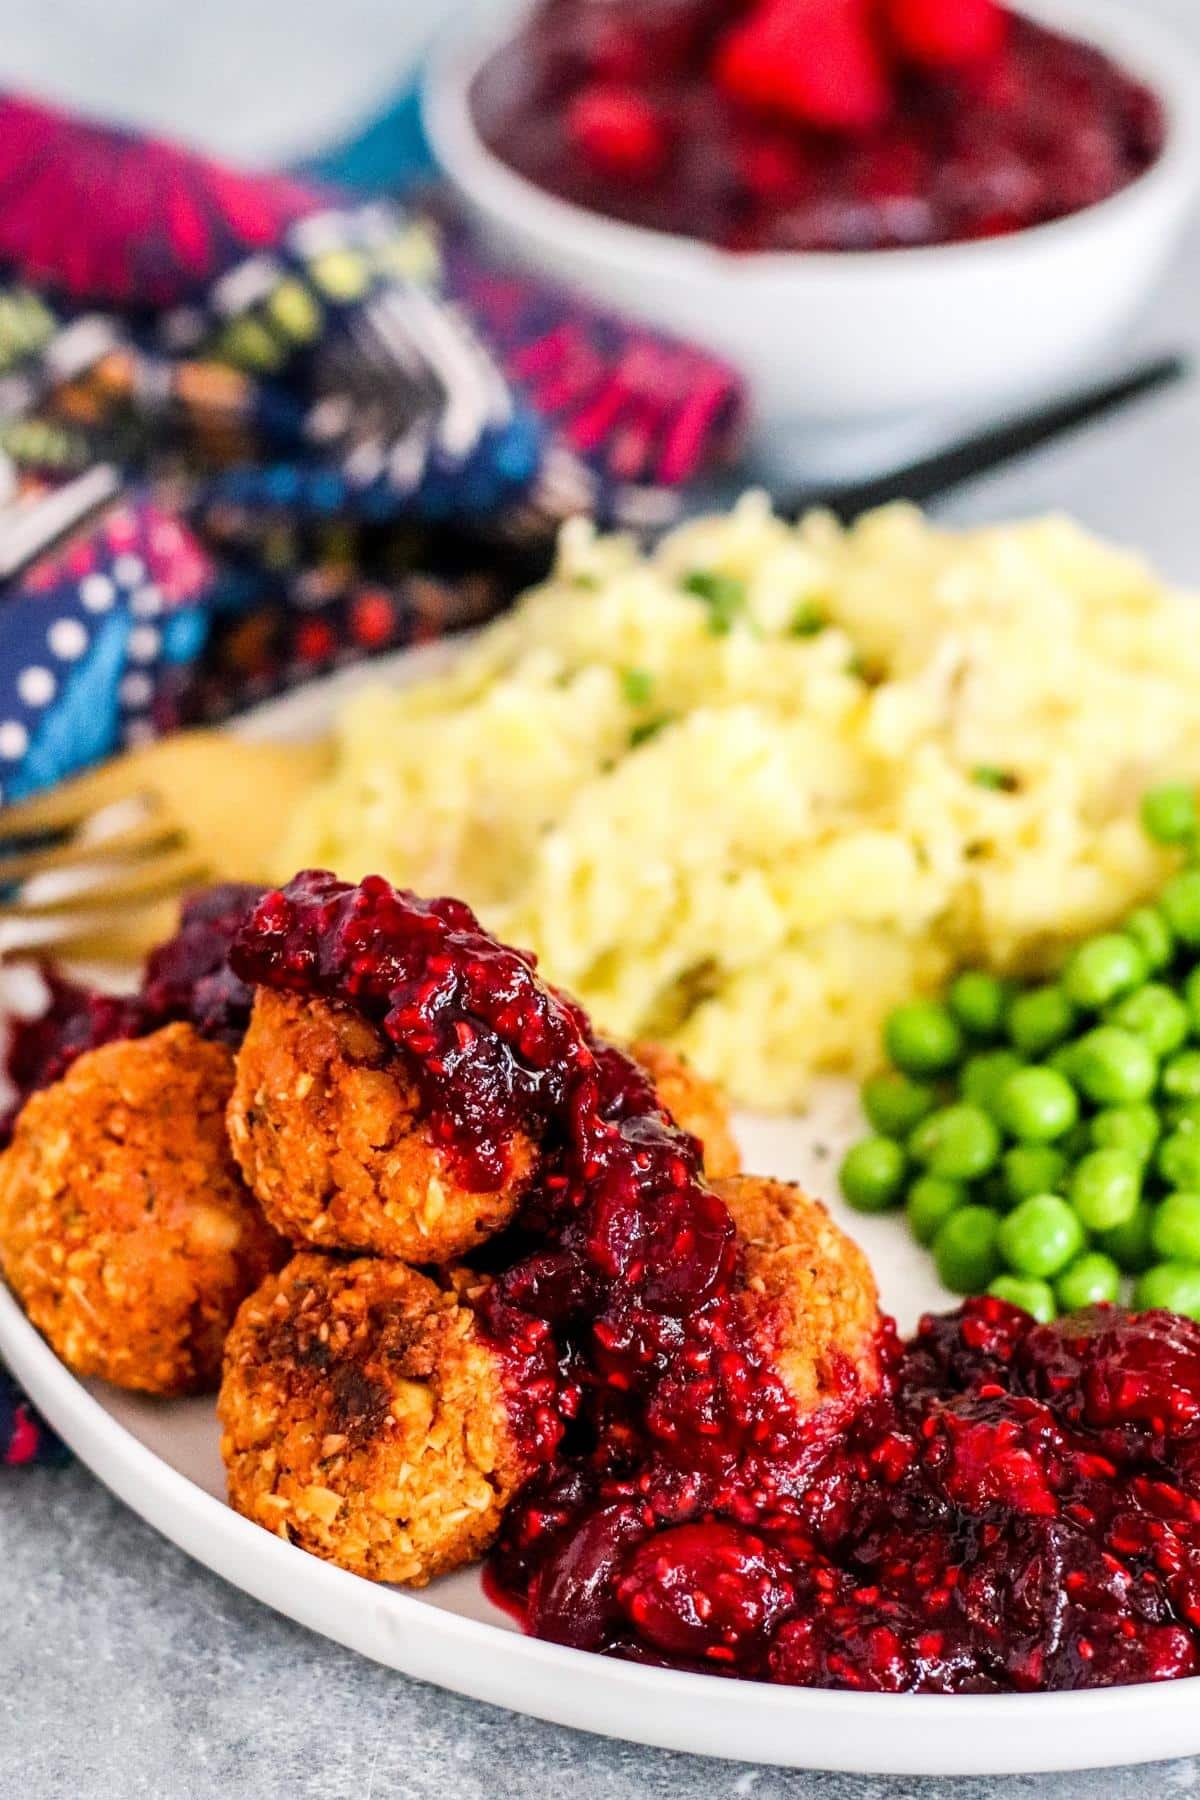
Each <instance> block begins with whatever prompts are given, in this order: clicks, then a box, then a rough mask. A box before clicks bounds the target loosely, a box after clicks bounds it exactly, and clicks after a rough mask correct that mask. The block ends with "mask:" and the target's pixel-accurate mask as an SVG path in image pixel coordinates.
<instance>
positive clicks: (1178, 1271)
mask: <svg viewBox="0 0 1200 1800" xmlns="http://www.w3.org/2000/svg"><path fill="white" fill-rule="evenodd" d="M1133 1303H1134V1305H1135V1306H1136V1307H1138V1308H1140V1309H1142V1310H1144V1311H1149V1310H1151V1309H1156V1308H1159V1307H1161V1308H1162V1309H1163V1310H1164V1311H1165V1312H1174V1313H1182V1314H1183V1315H1184V1317H1185V1318H1188V1319H1200V1265H1197V1264H1196V1263H1186V1262H1160V1263H1155V1265H1154V1267H1153V1268H1152V1269H1147V1270H1146V1273H1145V1274H1144V1275H1142V1276H1141V1277H1140V1278H1139V1280H1138V1283H1137V1286H1136V1287H1135V1288H1134V1290H1133Z"/></svg>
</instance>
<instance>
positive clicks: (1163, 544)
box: [0, 0, 1200, 1800]
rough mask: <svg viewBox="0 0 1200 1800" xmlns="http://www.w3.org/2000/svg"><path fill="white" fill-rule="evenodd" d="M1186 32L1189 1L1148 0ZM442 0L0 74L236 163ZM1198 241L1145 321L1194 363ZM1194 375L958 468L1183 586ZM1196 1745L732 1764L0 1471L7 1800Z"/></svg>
mask: <svg viewBox="0 0 1200 1800" xmlns="http://www.w3.org/2000/svg"><path fill="white" fill-rule="evenodd" d="M1129 4H1130V5H1137V6H1139V7H1140V6H1147V7H1149V5H1150V0H1129ZM1154 6H1155V10H1158V11H1161V12H1163V13H1164V14H1169V15H1172V16H1174V17H1175V18H1176V19H1177V20H1178V21H1179V22H1180V23H1185V24H1187V25H1188V27H1189V29H1190V30H1191V31H1192V32H1193V33H1194V35H1195V37H1196V41H1197V43H1198V44H1200V19H1198V18H1197V8H1196V0H1154ZM441 10H442V0H328V4H323V5H316V4H312V3H311V0H203V3H202V4H193V3H188V4H184V3H183V0H6V3H5V6H4V9H3V13H4V17H3V28H2V30H0V83H6V82H14V81H21V82H24V83H26V84H29V85H33V86H37V87H39V88H41V89H43V90H44V91H47V92H52V93H55V94H58V95H60V96H61V97H63V98H64V99H71V100H74V101H77V102H79V103H88V104H91V105H94V106H98V107H104V108H105V109H107V110H114V109H121V110H123V111H124V113H125V114H126V116H129V117H136V118H138V119H141V120H143V121H145V122H146V123H150V124H159V125H165V126H170V127H172V128H173V129H175V130H177V131H178V132H180V133H181V134H183V135H186V136H189V137H194V138H196V139H198V140H201V141H205V142H208V143H211V144H212V145H213V146H214V147H217V148H221V149H225V150H228V151H230V152H233V153H236V154H239V155H242V156H245V157H248V158H262V159H264V160H266V159H269V158H270V157H272V156H281V155H285V154H291V153H293V152H296V151H298V150H300V149H302V148H304V147H306V146H308V145H311V144H316V143H318V142H320V141H321V140H322V138H323V137H324V136H326V135H327V134H328V133H331V132H334V131H337V130H339V129H340V128H341V127H342V126H344V125H345V124H346V123H347V122H348V121H349V120H350V119H351V118H352V117H353V116H354V115H355V113H356V112H357V111H359V110H360V109H361V108H363V107H365V106H369V105H370V104H372V103H373V102H374V101H375V100H376V99H377V98H379V97H380V96H382V95H383V94H384V93H385V92H386V91H387V88H388V86H389V83H390V82H391V81H392V80H393V79H394V77H395V74H396V72H397V71H398V70H399V69H400V68H401V67H402V66H403V64H404V61H405V58H406V57H407V56H408V55H409V54H411V51H412V47H413V46H414V45H415V44H417V43H418V42H419V41H420V39H421V37H422V36H423V35H424V34H425V33H426V32H427V31H428V29H429V26H430V21H431V19H433V18H434V17H435V15H436V14H438V13H439V12H440V11H441ZM1198 285H1200V230H1198V231H1197V232H1196V234H1194V236H1193V239H1192V242H1191V244H1190V246H1189V249H1188V252H1187V254H1186V256H1185V257H1184V259H1183V261H1182V262H1181V264H1180V266H1179V267H1178V268H1177V269H1176V270H1175V271H1174V272H1173V275H1172V279H1171V281H1170V283H1169V285H1168V286H1167V287H1166V288H1165V289H1164V292H1163V294H1162V297H1161V299H1160V301H1159V303H1158V305H1157V306H1156V307H1155V309H1154V311H1153V313H1152V315H1151V317H1150V318H1149V319H1148V320H1147V321H1146V323H1145V325H1144V327H1143V328H1142V331H1141V334H1140V335H1141V340H1142V342H1143V343H1145V344H1146V345H1151V344H1153V345H1155V346H1168V347H1177V346H1184V347H1187V348H1190V349H1192V350H1193V351H1194V352H1195V353H1196V354H1197V355H1198V356H1200V309H1198V308H1197V305H1196V296H1197V288H1198ZM1198 449H1200V382H1195V381H1194V382H1192V383H1190V384H1189V385H1188V386H1187V387H1186V388H1185V389H1183V390H1180V391H1178V392H1176V393H1174V394H1172V395H1171V396H1169V397H1167V398H1163V399H1159V400H1156V401H1154V402H1152V403H1150V404H1148V405H1145V406H1143V407H1141V408H1139V409H1138V410H1137V411H1136V412H1133V413H1131V414H1129V415H1128V416H1127V417H1125V418H1123V419H1122V420H1121V421H1120V422H1118V423H1116V424H1109V425H1106V426H1105V427H1103V428H1102V429H1098V430H1095V431H1093V432H1092V433H1090V434H1088V435H1086V436H1085V437H1083V438H1080V439H1076V440H1074V441H1073V442H1071V443H1070V444H1067V445H1063V446H1060V447H1058V448H1057V449H1055V450H1053V451H1049V452H1046V453H1044V454H1042V455H1040V456H1038V457H1036V458H1034V459H1032V460H1031V461H1029V462H1028V463H1027V464H1025V465H1024V466H1023V467H1022V468H1021V469H1019V470H1014V471H1011V472H1009V473H1008V474H1006V475H1004V476H1002V477H998V478H996V479H993V480H990V481H988V482H985V483H981V484H979V485H978V486H977V487H976V488H975V489H974V490H972V491H971V492H969V493H967V494H964V495H963V496H962V497H961V498H960V499H959V500H958V501H957V503H956V504H955V506H954V507H953V508H952V509H951V510H952V513H953V515H954V516H956V517H959V518H962V519H968V518H971V519H983V518H999V517H1003V516H1006V515H1013V514H1017V513H1025V512H1030V511H1036V510H1041V509H1045V508H1049V507H1061V508H1065V509H1067V510H1069V511H1071V512H1073V513H1075V514H1076V515H1078V516H1079V517H1080V518H1082V519H1083V520H1085V521H1086V522H1087V523H1089V524H1091V525H1093V526H1095V527H1096V528H1098V529H1100V530H1103V531H1106V532H1108V533H1109V534H1110V535H1113V536H1115V537H1117V538H1120V539H1122V540H1123V541H1125V542H1128V543H1130V544H1134V545H1137V546H1139V547H1141V548H1142V549H1144V550H1145V551H1146V552H1147V553H1148V554H1149V555H1151V556H1152V557H1154V558H1155V559H1156V560H1157V561H1158V562H1159V563H1160V564H1162V565H1163V566H1165V567H1166V568H1168V569H1169V570H1170V571H1171V572H1172V573H1173V574H1175V575H1176V576H1177V577H1178V578H1180V579H1183V580H1190V581H1192V582H1193V583H1195V584H1196V585H1197V586H1198V587H1200V517H1198V508H1197V501H1196V489H1197V473H1198V471H1197V451H1198ZM1196 1790H1200V1760H1193V1761H1187V1762H1181V1763H1176V1764H1172V1765H1169V1766H1168V1765H1160V1766H1158V1767H1155V1768H1152V1769H1134V1770H1125V1771H1112V1772H1104V1773H1097V1774H1092V1775H1080V1776H1059V1777H1036V1778H1029V1779H1022V1780H1010V1781H988V1780H973V1781H962V1782H942V1781H920V1782H917V1781H914V1780H897V1781H884V1780H876V1779H859V1778H855V1777H849V1776H836V1775H810V1774H801V1773H787V1772H783V1771H774V1770H768V1769H754V1768H747V1767H743V1766H738V1765H731V1764H723V1763H719V1762H705V1761H699V1760H695V1759H691V1758H688V1757H683V1756H671V1755H666V1754H663V1753H660V1752H656V1751H649V1750H642V1749H638V1748H636V1747H633V1746H629V1745H623V1744H617V1743H608V1742H604V1741H602V1740H599V1739H594V1738H589V1737H585V1736H582V1735H580V1734H577V1733H573V1732H569V1731H565V1730H560V1729H557V1728H554V1727H551V1726H546V1725H541V1724H538V1723H536V1722H534V1721H531V1720H528V1719H523V1718H521V1717H518V1716H516V1715H512V1714H507V1713H501V1712H497V1711H495V1710H494V1709H492V1708H489V1707H484V1706H479V1705H477V1704H474V1703H473V1702H470V1701H465V1700H460V1699H457V1698H455V1697H453V1696H451V1695H447V1694H443V1693H440V1692H438V1691H436V1690H434V1689H432V1688H429V1687H427V1686H424V1685H423V1684H421V1683H419V1682H414V1681H409V1680H405V1679H403V1678H401V1677H400V1676H397V1675H393V1674H391V1673H389V1672H387V1671H385V1670H383V1669H379V1668H376V1667H374V1666H372V1665H371V1664H369V1663H366V1662H364V1661H361V1660H360V1659H358V1658H357V1657H355V1656H353V1655H351V1654H350V1653H348V1652H346V1651H343V1650H340V1649H338V1648H336V1647H335V1646H334V1645H332V1644H328V1643H326V1642H324V1641H322V1640H321V1639H319V1638H316V1637H313V1636H310V1635H309V1634H308V1633H306V1632H304V1631H302V1630H300V1629H299V1628H298V1627H296V1626H293V1625H291V1624H289V1623H288V1622H287V1621H285V1620H283V1619H280V1618H278V1617H276V1616H275V1615H274V1614H272V1613H270V1612H268V1611H266V1610H265V1609H264V1608H262V1607H260V1606H258V1605H257V1604H255V1603H254V1602H253V1601H251V1600H248V1599H246V1598H245V1597H244V1596H243V1595H241V1594H239V1593H237V1592H235V1591H234V1590H233V1589H231V1588H228V1587H226V1586H225V1585H224V1584H223V1583H221V1582H220V1581H218V1580H217V1579H216V1578H215V1577H213V1576H210V1575H209V1574H207V1573H206V1572H205V1571H203V1570H202V1569H199V1568H197V1567H196V1566H195V1565H194V1564H192V1563H190V1562H188V1561H187V1559H186V1558H184V1557H183V1556H182V1555H180V1554H179V1553H178V1552H177V1551H176V1550H174V1549H173V1548H171V1546H169V1545H168V1544H166V1543H164V1542H163V1541H162V1540H161V1539H160V1538H158V1537H157V1536H156V1535H155V1534H154V1533H153V1532H151V1531H150V1530H149V1529H148V1528H147V1527H145V1526H143V1525H142V1524H141V1523H140V1522H139V1521H138V1520H137V1519H136V1518H135V1517H134V1516H133V1515H132V1514H131V1513H129V1512H127V1511H126V1510H125V1509H124V1508H123V1507H121V1506H120V1505H119V1504H118V1503H117V1502H116V1501H115V1500H113V1499H112V1498H111V1497H110V1496H109V1495H108V1494H107V1493H106V1492H105V1491H104V1490H103V1489H102V1488H101V1487H100V1486H99V1484H98V1483H96V1482H95V1481H93V1480H92V1479H91V1477H90V1476H89V1475H87V1474H86V1473H85V1472H84V1471H83V1470H81V1469H79V1468H73V1469H69V1470H63V1471H39V1472H32V1473H25V1474H19V1473H18V1474H12V1475H6V1474H0V1796H6V1797H7V1796H10V1795H11V1796H13V1797H14V1800H16V1797H17V1796H20V1797H21V1800H60V1797H61V1800H134V1797H135V1796H143V1795H145V1796H151V1797H153V1800H226V1797H227V1796H236V1797H238V1800H242V1797H245V1800H285V1797H286V1800H341V1797H342V1796H348V1797H349V1796H353V1797H354V1800H384V1797H388V1800H391V1797H399V1800H426V1797H428V1800H519V1797H522V1796H539V1797H540V1796H555V1797H557V1796H560V1795H564V1794H567V1793H568V1792H569V1793H570V1794H571V1795H572V1797H573V1800H668V1797H669V1800H701V1797H703V1800H726V1797H728V1800H744V1797H749V1800H915V1797H917V1796H919V1800H1025V1797H1028V1800H1035V1797H1036V1800H1135V1797H1141V1796H1153V1797H1154V1800H1174V1797H1175V1796H1176V1795H1187V1794H1190V1793H1192V1792H1193V1791H1196Z"/></svg>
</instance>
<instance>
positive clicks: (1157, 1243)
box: [1150, 1194, 1200, 1263]
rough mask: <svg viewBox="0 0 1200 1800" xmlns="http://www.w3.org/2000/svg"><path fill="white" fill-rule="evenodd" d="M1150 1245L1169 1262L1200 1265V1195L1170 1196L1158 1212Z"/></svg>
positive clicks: (1157, 1209) (1156, 1211) (1155, 1215)
mask: <svg viewBox="0 0 1200 1800" xmlns="http://www.w3.org/2000/svg"><path fill="white" fill-rule="evenodd" d="M1150 1242H1151V1243H1152V1244H1153V1245H1154V1248H1155V1249H1156V1250H1157V1251H1158V1254H1159V1255H1160V1256H1162V1257H1165V1258H1166V1260H1167V1261H1168V1262H1194V1263H1200V1194H1168V1195H1167V1197H1166V1199H1165V1200H1164V1201H1163V1203H1162V1205H1161V1206H1159V1207H1157V1208H1156V1209H1155V1213H1154V1221H1153V1224H1152V1225H1151V1227H1150Z"/></svg>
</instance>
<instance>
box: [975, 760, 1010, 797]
mask: <svg viewBox="0 0 1200 1800" xmlns="http://www.w3.org/2000/svg"><path fill="white" fill-rule="evenodd" d="M971 780H972V781H973V782H974V783H975V786H976V787H981V788H991V789H992V790H993V791H994V792H995V793H998V794H1011V793H1013V792H1014V791H1015V789H1016V786H1017V778H1016V776H1015V775H1014V774H1013V772H1012V770H1011V769H997V768H996V767H995V766H994V765H993V764H992V763H980V764H979V765H978V767H977V768H974V769H972V770H971Z"/></svg>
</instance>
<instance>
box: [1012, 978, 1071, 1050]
mask: <svg viewBox="0 0 1200 1800" xmlns="http://www.w3.org/2000/svg"><path fill="white" fill-rule="evenodd" d="M1074 1024H1075V1008H1074V1007H1073V1006H1072V1005H1071V1002H1070V1001H1069V1000H1068V999H1067V996H1066V994H1065V993H1064V992H1063V990H1062V988H1061V987H1059V986H1058V985H1057V984H1056V983H1048V984H1047V985H1046V986H1045V987H1035V988H1028V989H1027V990H1026V992H1025V993H1023V994H1018V995H1017V996H1016V997H1015V999H1014V1000H1013V1002H1012V1004H1011V1005H1010V1007H1009V1009H1008V1019H1007V1025H1008V1035H1009V1037H1010V1038H1011V1039H1012V1041H1013V1043H1014V1044H1015V1045H1016V1047H1017V1049H1018V1050H1020V1051H1021V1052H1022V1053H1023V1054H1024V1055H1025V1056H1044V1055H1045V1054H1046V1052H1047V1051H1048V1050H1053V1049H1054V1048H1055V1046H1056V1045H1058V1044H1061V1043H1062V1041H1063V1039H1064V1038H1065V1037H1067V1035H1068V1034H1069V1033H1070V1031H1071V1029H1072V1027H1073V1026H1074Z"/></svg>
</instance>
